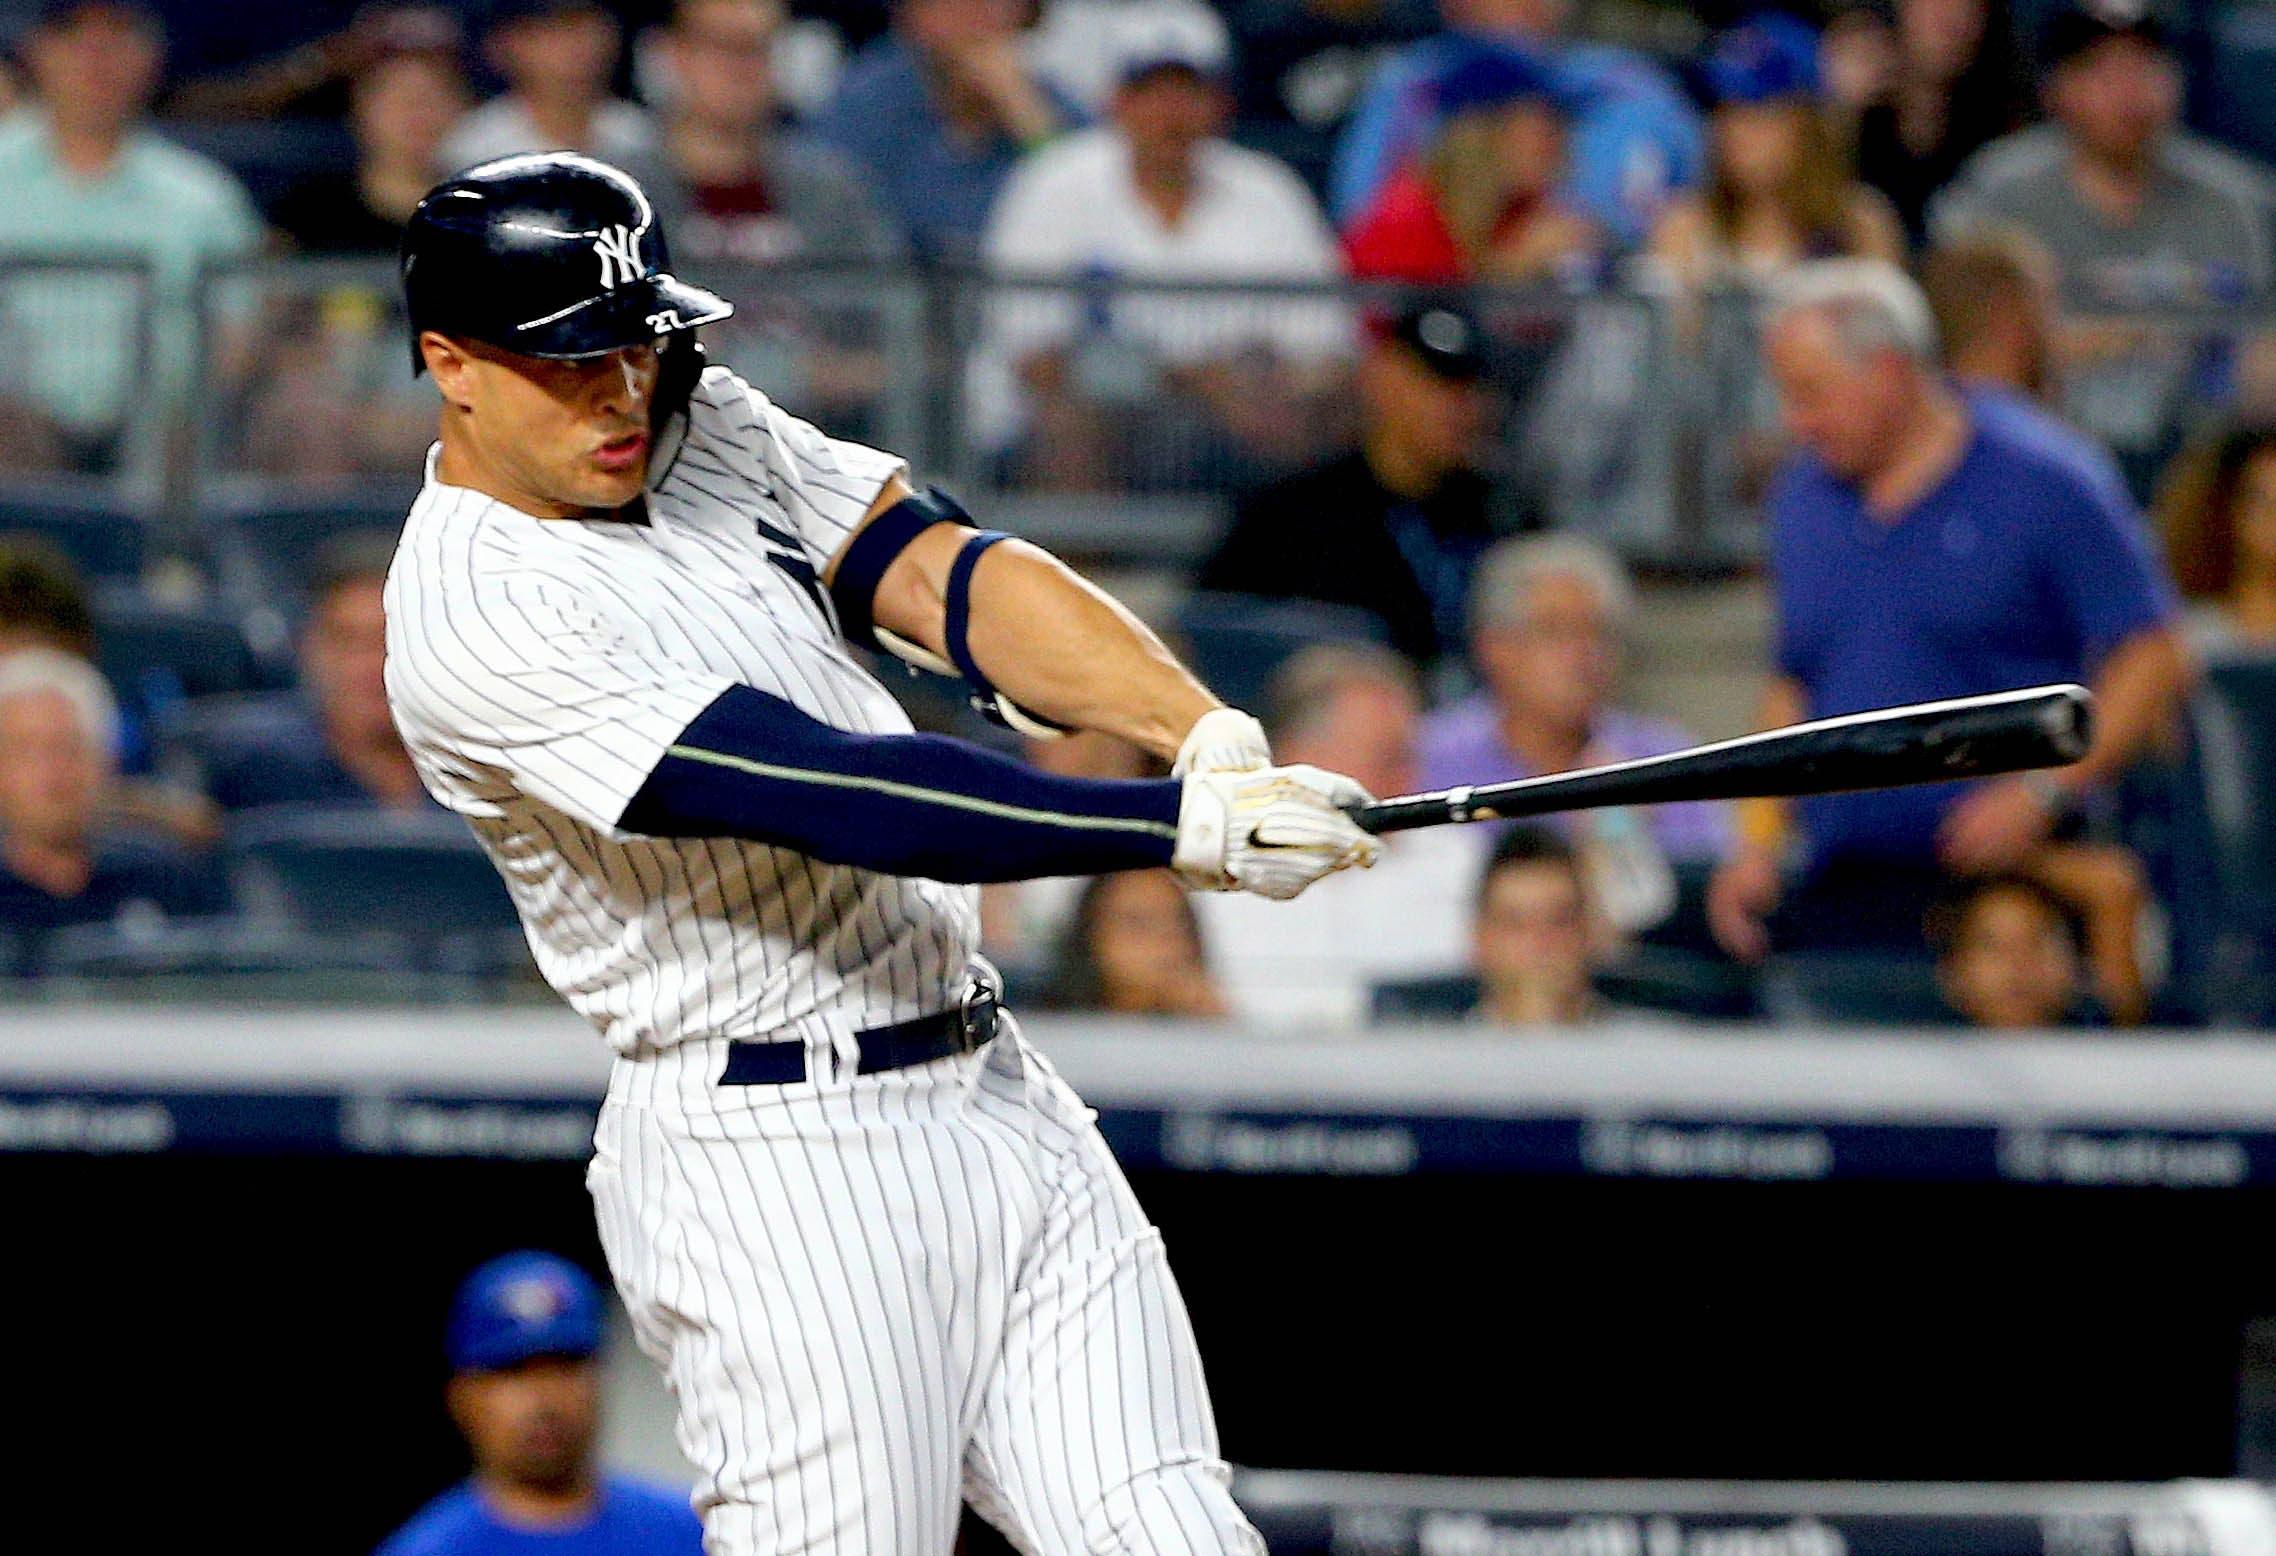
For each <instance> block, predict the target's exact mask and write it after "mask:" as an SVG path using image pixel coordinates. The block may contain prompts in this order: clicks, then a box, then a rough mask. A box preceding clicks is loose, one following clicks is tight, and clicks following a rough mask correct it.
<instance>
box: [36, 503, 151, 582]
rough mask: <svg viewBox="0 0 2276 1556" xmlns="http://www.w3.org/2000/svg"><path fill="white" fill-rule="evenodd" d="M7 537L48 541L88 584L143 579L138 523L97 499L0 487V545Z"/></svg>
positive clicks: (122, 509)
mask: <svg viewBox="0 0 2276 1556" xmlns="http://www.w3.org/2000/svg"><path fill="white" fill-rule="evenodd" d="M11 535H29V536H32V537H35V538H37V539H39V540H44V541H46V542H47V543H48V544H49V545H51V546H54V547H55V548H56V549H57V550H59V551H61V552H62V553H63V554H64V555H65V556H67V557H69V558H70V559H71V565H72V566H74V567H76V568H78V569H79V572H80V574H81V575H82V576H83V577H85V578H86V580H87V581H88V582H89V583H91V584H106V583H108V584H133V583H136V582H139V581H140V579H141V577H142V559H143V552H144V540H145V537H144V533H143V521H142V518H141V516H140V515H139V514H137V513H136V512H135V511H134V510H133V509H131V508H128V507H124V506H122V505H121V504H120V503H119V502H118V501H117V500H116V499H114V498H112V497H110V496H107V495H104V494H101V493H96V492H86V491H80V490H77V489H75V488H72V487H67V486H54V487H48V486H41V487H35V488H30V489H26V488H21V487H0V541H4V540H6V539H7V538H8V537H9V536H11Z"/></svg>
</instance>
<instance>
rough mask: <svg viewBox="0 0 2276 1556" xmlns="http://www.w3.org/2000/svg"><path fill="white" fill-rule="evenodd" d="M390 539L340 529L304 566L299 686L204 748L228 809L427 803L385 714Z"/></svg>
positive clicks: (214, 785) (213, 785) (215, 790)
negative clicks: (384, 598)
mask: <svg viewBox="0 0 2276 1556" xmlns="http://www.w3.org/2000/svg"><path fill="white" fill-rule="evenodd" d="M394 550H395V543H394V538H393V537H392V536H389V535H385V534H380V533H368V534H350V535H343V536H341V537H339V538H338V539H336V540H334V541H332V542H330V543H329V544H328V545H326V547H325V548H324V550H323V551H322V552H321V553H320V554H319V555H318V557H317V559H316V562H315V564H314V566H313V567H312V568H311V579H310V585H309V598H310V601H311V604H310V606H309V610H308V617H307V620H306V621H305V622H304V623H303V624H302V627H301V632H300V682H301V684H300V688H299V690H298V691H297V692H287V693H281V694H279V695H277V696H276V697H274V698H271V699H266V700H264V702H263V704H262V705H260V706H259V707H257V708H251V709H247V710H245V711H246V714H247V716H246V717H245V718H244V719H243V720H242V721H241V722H238V723H236V724H234V725H233V727H232V728H231V730H230V736H231V743H230V745H229V746H228V747H227V748H226V749H223V750H219V751H215V752H213V753H211V754H210V755H209V757H208V761H207V771H206V775H205V780H206V790H207V792H208V793H210V794H211V795H212V796H213V797H214V799H215V800H216V801H217V802H219V803H220V805H221V806H222V807H223V808H224V809H226V810H232V811H237V810H247V809H250V808H252V807H254V806H256V805H354V806H381V807H385V808H388V809H393V810H416V809H419V808H420V807H422V806H425V805H426V804H428V803H429V801H428V799H427V792H426V789H425V787H424V786H423V785H422V784H421V783H420V782H419V775H418V773H417V772H415V771H414V770H413V769H412V766H411V756H410V753H409V752H407V751H405V750H404V749H403V738H402V736H400V735H399V734H397V733H396V730H395V721H394V719H393V718H392V717H391V716H390V715H389V713H388V711H387V686H386V683H385V680H384V678H383V675H384V671H385V667H386V659H385V656H386V642H387V619H386V614H385V612H384V610H383V609H382V607H381V599H380V596H381V591H382V589H383V587H384V586H385V584H386V582H387V568H388V563H389V562H390V561H391V560H392V559H393V556H394Z"/></svg>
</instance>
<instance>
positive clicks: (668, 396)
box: [648, 330, 709, 438]
mask: <svg viewBox="0 0 2276 1556" xmlns="http://www.w3.org/2000/svg"><path fill="white" fill-rule="evenodd" d="M708 365H709V362H708V360H707V359H706V357H705V355H704V350H703V342H702V341H700V340H697V339H696V338H695V332H694V331H693V330H677V331H674V332H673V333H672V334H669V335H666V336H665V337H664V338H663V340H662V341H660V342H659V343H658V345H657V350H656V392H655V394H654V395H653V396H652V397H651V398H650V400H649V412H648V427H649V431H650V432H651V433H653V434H654V435H655V436H656V437H658V438H661V437H662V436H663V434H664V429H665V427H667V426H668V425H670V423H671V420H672V418H673V417H675V416H679V415H682V414H684V413H685V412H686V411H687V408H688V401H689V400H690V399H692V398H693V397H694V395H695V386H696V383H697V382H698V381H699V380H700V379H701V378H702V377H703V370H704V368H705V367H707V366H708Z"/></svg>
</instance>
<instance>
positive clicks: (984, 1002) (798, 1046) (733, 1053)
mask: <svg viewBox="0 0 2276 1556" xmlns="http://www.w3.org/2000/svg"><path fill="white" fill-rule="evenodd" d="M1003 1007H1004V993H1003V984H1002V982H1001V981H1000V980H999V979H998V978H997V977H996V971H995V969H994V968H992V967H988V966H987V965H986V964H985V963H982V964H980V967H979V968H977V969H975V971H974V974H973V978H972V981H971V983H970V984H969V985H967V986H966V988H965V990H964V998H963V999H962V1000H961V1001H960V1002H959V1003H958V1004H957V1006H956V1007H955V1008H954V1009H953V1010H943V1011H936V1012H935V1013H934V1014H932V1015H929V1016H918V1017H915V1018H914V1019H912V1020H908V1021H896V1022H894V1023H893V1024H892V1025H891V1026H882V1027H871V1028H870V1029H869V1030H868V1031H866V1032H856V1033H855V1034H854V1046H855V1050H856V1052H857V1053H858V1054H859V1056H860V1057H859V1059H858V1061H857V1063H856V1064H855V1066H854V1070H855V1073H856V1074H860V1075H875V1074H877V1073H878V1072H879V1071H881V1070H905V1069H907V1068H909V1067H910V1066H911V1065H915V1064H930V1063H932V1062H933V1061H934V1060H935V1059H946V1058H948V1057H949V1056H950V1055H951V1054H968V1053H971V1052H973V1051H974V1050H975V1049H979V1048H984V1047H986V1046H987V1044H988V1041H989V1039H991V1038H993V1037H994V1036H995V1035H996V1018H997V1017H998V1016H999V1015H1000V1014H1002V1011H1003ZM805 1079H806V1044H805V1043H803V1042H801V1041H798V1040H796V1039H793V1040H791V1041H789V1042H782V1043H756V1042H748V1041H745V1040H743V1039H740V1038H738V1039H736V1040H735V1041H733V1042H731V1043H729V1044H728V1045H727V1067H726V1068H725V1069H724V1070H721V1071H720V1072H719V1084H720V1085H722V1086H789V1085H794V1084H796V1083H797V1082H800V1081H803V1080H805Z"/></svg>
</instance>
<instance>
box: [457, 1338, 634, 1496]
mask: <svg viewBox="0 0 2276 1556" xmlns="http://www.w3.org/2000/svg"><path fill="white" fill-rule="evenodd" d="M450 1407H451V1415H452V1416H453V1417H454V1418H455V1419H456V1420H457V1422H458V1428H459V1430H460V1431H461V1432H462V1433H464V1434H465V1437H466V1445H467V1447H468V1449H469V1450H470V1451H471V1452H472V1453H473V1455H474V1467H475V1469H476V1471H477V1472H479V1473H481V1474H484V1475H487V1476H492V1477H495V1478H497V1479H500V1480H504V1481H507V1482H510V1483H511V1484H514V1485H518V1486H528V1487H531V1488H533V1489H537V1490H545V1491H566V1490H571V1489H574V1488H575V1487H576V1486H577V1485H578V1484H579V1483H580V1482H582V1481H583V1480H584V1479H585V1477H586V1476H587V1475H589V1474H590V1473H591V1470H592V1462H593V1439H594V1436H595V1434H596V1433H597V1432H598V1431H599V1430H600V1419H601V1393H600V1369H599V1367H598V1365H597V1364H595V1363H594V1362H593V1361H591V1360H589V1359H580V1358H575V1357H568V1356H539V1357H535V1358H533V1359H532V1360H529V1361H526V1362H523V1363H522V1364H521V1365H520V1366H518V1367H507V1368H502V1369H500V1370H499V1371H496V1372H462V1373H460V1374H459V1375H458V1376H457V1377H455V1378H453V1379H451V1391H450Z"/></svg>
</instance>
